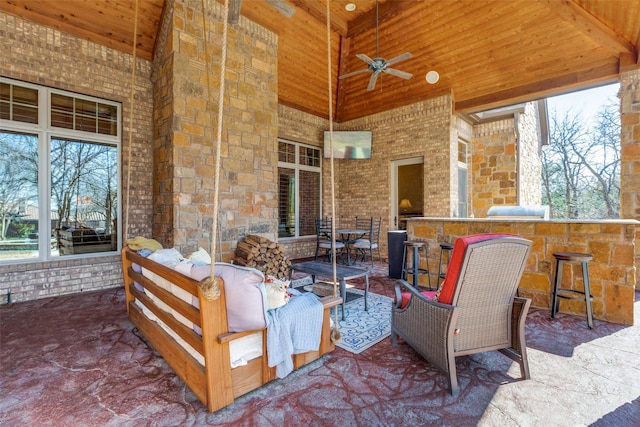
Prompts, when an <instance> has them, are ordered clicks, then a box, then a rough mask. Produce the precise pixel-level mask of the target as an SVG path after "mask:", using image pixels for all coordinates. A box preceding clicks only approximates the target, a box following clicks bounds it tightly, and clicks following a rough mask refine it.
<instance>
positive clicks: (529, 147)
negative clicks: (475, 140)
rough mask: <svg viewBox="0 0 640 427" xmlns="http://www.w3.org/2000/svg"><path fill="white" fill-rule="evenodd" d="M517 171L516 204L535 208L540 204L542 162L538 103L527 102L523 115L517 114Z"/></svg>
mask: <svg viewBox="0 0 640 427" xmlns="http://www.w3.org/2000/svg"><path fill="white" fill-rule="evenodd" d="M517 126H518V140H519V144H518V146H517V149H518V152H517V156H518V157H519V158H518V159H517V169H518V182H517V187H518V188H517V192H518V204H519V205H523V206H536V205H541V204H542V161H541V157H540V147H541V141H540V140H541V138H542V135H541V133H540V120H539V119H538V103H537V102H528V103H526V104H525V106H524V113H522V114H518V123H517Z"/></svg>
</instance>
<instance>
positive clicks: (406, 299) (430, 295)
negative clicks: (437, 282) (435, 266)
mask: <svg viewBox="0 0 640 427" xmlns="http://www.w3.org/2000/svg"><path fill="white" fill-rule="evenodd" d="M421 293H422V295H424V296H425V297H427V298H428V299H431V300H435V299H436V291H424V292H421ZM410 299H411V294H410V293H409V292H403V293H402V304H401V305H400V308H405V307H406V306H407V304H409V300H410Z"/></svg>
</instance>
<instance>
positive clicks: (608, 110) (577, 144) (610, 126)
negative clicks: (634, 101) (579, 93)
mask: <svg viewBox="0 0 640 427" xmlns="http://www.w3.org/2000/svg"><path fill="white" fill-rule="evenodd" d="M550 119H551V120H550V121H551V123H550V144H549V145H548V146H546V147H545V148H544V149H543V150H542V185H543V202H544V203H546V204H549V206H550V209H551V215H552V217H554V218H565V219H576V218H584V219H587V218H589V219H596V218H598V219H599V218H618V217H619V215H620V213H619V212H620V114H619V104H618V102H617V100H616V101H614V100H609V102H608V103H607V104H605V105H603V106H602V107H601V108H600V110H599V111H598V114H597V116H596V119H595V120H594V121H593V123H588V122H587V121H586V120H584V119H583V118H582V116H581V115H580V114H579V113H575V112H574V111H571V110H570V111H568V112H566V113H564V115H559V114H558V113H557V112H556V111H553V112H552V114H551V118H550Z"/></svg>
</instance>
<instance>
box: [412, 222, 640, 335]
mask: <svg viewBox="0 0 640 427" xmlns="http://www.w3.org/2000/svg"><path fill="white" fill-rule="evenodd" d="M639 225H640V223H638V222H637V221H629V220H626V221H625V220H619V221H577V220H576V221H559V220H553V221H529V220H512V221H497V220H486V219H484V220H483V219H466V220H465V219H459V220H458V219H450V220H448V219H441V218H428V219H415V220H409V221H408V227H407V234H408V236H409V238H410V239H417V240H422V241H426V242H428V244H429V269H430V271H435V272H437V271H438V263H439V257H440V247H439V243H440V242H453V241H454V240H455V239H456V238H457V237H459V236H465V235H469V234H478V233H510V234H519V235H521V236H522V237H524V238H526V239H529V240H531V241H533V246H532V248H531V253H530V255H529V258H528V260H527V266H526V269H525V273H524V275H523V277H522V280H521V281H520V287H519V292H520V295H521V296H523V297H527V298H531V299H532V305H533V306H534V307H538V308H543V309H549V308H550V307H551V289H552V288H551V285H552V283H553V280H554V274H555V259H554V258H553V255H552V254H553V253H554V252H566V251H570V252H583V253H590V254H592V255H593V261H591V262H590V263H589V277H590V281H591V282H590V283H591V294H592V296H593V303H592V306H593V315H594V317H595V318H596V319H601V320H606V321H609V322H614V323H622V324H625V325H632V324H633V322H634V313H633V310H634V307H633V306H634V301H635V285H636V267H635V262H634V251H635V246H637V245H636V241H635V236H636V232H637V231H636V230H637V228H638V226H639ZM423 267H424V263H423ZM434 277H435V276H434ZM432 278H433V277H432ZM572 279H575V281H572ZM570 283H572V284H573V286H574V289H578V290H583V289H584V284H583V281H582V271H581V269H580V268H579V265H576V266H575V267H574V268H573V269H572V268H569V267H567V268H565V274H563V288H565V287H566V288H568V287H569V286H570ZM421 284H423V285H426V278H423V277H421ZM560 311H561V312H569V313H574V314H578V315H582V316H585V313H586V311H585V306H584V301H581V300H577V301H575V300H561V302H560Z"/></svg>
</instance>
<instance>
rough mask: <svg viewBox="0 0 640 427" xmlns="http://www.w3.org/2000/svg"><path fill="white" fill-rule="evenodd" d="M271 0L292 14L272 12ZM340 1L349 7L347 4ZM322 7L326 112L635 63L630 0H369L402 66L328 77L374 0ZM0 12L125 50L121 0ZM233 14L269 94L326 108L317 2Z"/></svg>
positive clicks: (128, 29)
mask: <svg viewBox="0 0 640 427" xmlns="http://www.w3.org/2000/svg"><path fill="white" fill-rule="evenodd" d="M207 1H213V0H207ZM220 1H221V0H220ZM232 1H236V2H237V1H239V0H232ZM279 1H285V2H286V3H287V4H288V5H289V6H291V7H293V8H294V9H295V13H294V15H293V16H291V17H285V16H284V15H283V14H281V13H280V12H278V10H277V8H274V7H273V4H274V3H276V4H277V3H278V2H279ZM347 3H354V4H355V5H356V9H355V10H354V11H353V12H348V11H347V10H345V6H346V4H347ZM164 7H165V0H139V14H138V16H139V18H138V37H137V49H138V50H137V54H138V55H139V56H140V57H143V58H146V59H152V55H153V48H154V44H155V40H156V35H157V32H158V28H159V22H160V20H161V15H162V11H163V8H164ZM330 7H331V44H330V46H331V75H332V81H331V89H332V98H333V102H334V105H333V114H334V119H335V120H336V121H338V122H343V121H347V120H351V119H355V118H359V117H363V116H367V115H370V114H374V113H378V112H382V111H385V110H388V109H391V108H396V107H400V106H403V105H408V104H411V103H415V102H418V101H421V100H424V99H427V98H430V97H433V96H438V95H441V94H444V93H449V92H451V93H452V94H453V97H454V99H455V109H456V111H459V112H474V111H481V110H486V109H488V108H494V107H498V106H504V105H509V104H513V103H517V102H522V101H525V100H533V99H539V98H542V97H545V96H550V95H555V94H558V93H562V92H567V91H570V90H575V89H579V88H586V87H592V86H597V85H601V84H605V83H609V82H614V81H616V80H617V79H618V75H619V72H620V71H621V70H627V69H634V68H638V67H640V62H639V59H638V47H639V45H640V0H520V1H505V0H380V1H379V5H378V16H379V20H378V21H379V29H378V46H379V53H380V56H381V57H382V58H385V59H387V60H388V59H391V58H392V57H395V56H397V55H399V54H401V53H404V52H411V53H412V55H413V57H412V58H411V59H408V60H405V61H402V62H398V63H397V64H394V65H392V68H395V69H398V70H401V71H405V72H408V73H412V74H413V75H414V76H413V77H412V78H411V79H409V80H404V79H401V78H398V77H395V76H392V75H389V74H381V76H380V77H379V78H378V81H377V85H376V87H375V89H374V90H373V91H367V85H368V82H369V79H370V77H371V73H370V72H367V73H363V74H360V75H357V76H353V77H350V78H347V79H338V75H342V74H346V73H350V72H353V71H357V70H361V69H365V68H366V67H367V64H365V63H364V62H363V61H362V60H360V59H358V58H357V57H356V54H359V53H363V54H365V55H367V56H369V57H370V58H375V57H376V3H375V0H351V2H349V1H347V0H332V1H331V3H330ZM0 10H3V11H5V12H7V13H10V14H13V15H17V16H21V17H23V18H25V19H28V20H30V21H34V22H37V23H40V24H43V25H46V26H50V27H53V28H56V29H58V30H60V31H63V32H66V33H71V34H74V35H77V36H79V37H82V38H85V39H88V40H92V41H94V42H96V43H100V44H103V45H106V46H109V47H112V48H115V49H119V50H122V51H125V52H130V51H131V45H132V43H133V27H134V18H135V13H134V12H135V3H134V1H132V0H77V1H55V0H0ZM241 15H242V16H244V17H245V18H247V19H251V20H253V21H255V22H257V23H259V24H261V25H263V26H265V27H267V28H269V29H271V30H272V31H275V32H277V33H278V40H279V46H278V96H279V101H280V102H281V103H282V104H285V105H288V106H291V107H293V108H297V109H300V110H303V111H306V112H309V113H312V114H315V115H318V116H321V117H328V115H329V107H328V106H329V102H328V99H329V91H328V84H327V81H328V76H327V31H326V3H325V2H324V1H318V0H243V1H242V3H241ZM430 70H435V71H437V72H438V73H439V74H440V80H439V81H438V82H437V83H436V84H433V85H431V84H429V83H427V82H426V81H425V74H426V73H427V72H428V71H430Z"/></svg>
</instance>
